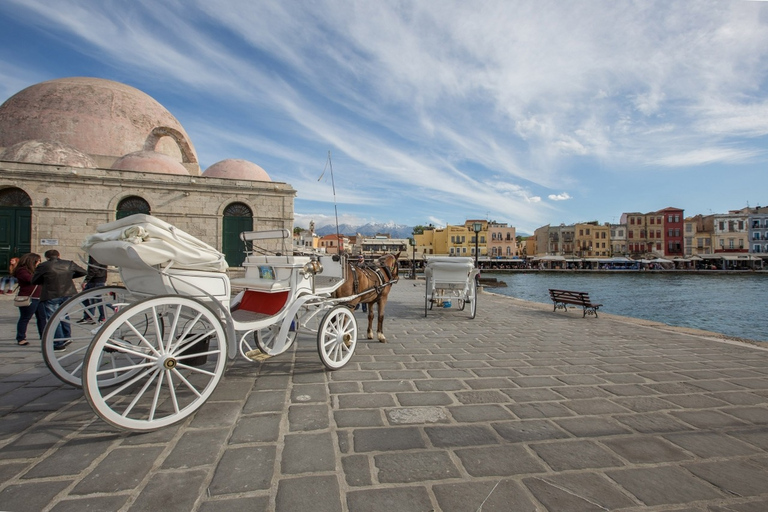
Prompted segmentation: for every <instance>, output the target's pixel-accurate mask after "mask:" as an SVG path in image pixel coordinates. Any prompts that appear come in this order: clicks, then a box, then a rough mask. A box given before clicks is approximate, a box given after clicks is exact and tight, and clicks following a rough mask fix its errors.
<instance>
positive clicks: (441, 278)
mask: <svg viewBox="0 0 768 512" xmlns="http://www.w3.org/2000/svg"><path fill="white" fill-rule="evenodd" d="M479 273H480V271H479V270H478V269H476V268H475V265H474V264H473V263H472V258H463V257H433V258H429V259H427V262H426V266H425V267H424V278H425V281H426V282H425V284H426V292H425V294H424V316H427V312H428V311H429V310H430V309H432V307H433V306H435V305H437V306H438V307H452V306H453V301H456V302H457V304H456V305H457V306H458V308H459V309H460V310H462V311H463V310H464V308H465V306H466V305H467V304H469V317H470V318H475V315H476V314H477V277H478V274H479Z"/></svg>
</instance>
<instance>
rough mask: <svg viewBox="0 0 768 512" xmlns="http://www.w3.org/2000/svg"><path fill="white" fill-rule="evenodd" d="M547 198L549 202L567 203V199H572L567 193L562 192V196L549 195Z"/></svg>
mask: <svg viewBox="0 0 768 512" xmlns="http://www.w3.org/2000/svg"><path fill="white" fill-rule="evenodd" d="M547 197H548V198H549V199H550V200H551V201H567V200H568V199H572V197H571V196H570V195H568V193H567V192H563V193H562V194H550V195H548V196H547Z"/></svg>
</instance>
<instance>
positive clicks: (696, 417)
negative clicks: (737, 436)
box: [669, 410, 747, 429]
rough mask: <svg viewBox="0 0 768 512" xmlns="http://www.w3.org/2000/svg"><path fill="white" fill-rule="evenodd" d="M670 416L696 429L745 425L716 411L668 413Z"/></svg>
mask: <svg viewBox="0 0 768 512" xmlns="http://www.w3.org/2000/svg"><path fill="white" fill-rule="evenodd" d="M669 414H670V415H672V416H674V417H675V418H677V419H679V420H681V421H684V422H686V423H688V424H689V425H692V426H693V427H696V428H704V429H712V428H723V427H743V426H746V425H747V423H746V422H744V421H741V420H739V419H736V418H734V417H733V416H729V415H727V414H724V413H722V412H720V411H717V410H709V411H670V413H669Z"/></svg>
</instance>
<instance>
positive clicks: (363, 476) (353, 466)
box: [341, 455, 373, 487]
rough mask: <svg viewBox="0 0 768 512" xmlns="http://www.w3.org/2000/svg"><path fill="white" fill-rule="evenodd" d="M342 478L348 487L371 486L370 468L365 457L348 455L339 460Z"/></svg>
mask: <svg viewBox="0 0 768 512" xmlns="http://www.w3.org/2000/svg"><path fill="white" fill-rule="evenodd" d="M341 467H342V469H343V470H344V478H345V480H346V482H347V485H349V486H350V487H362V486H365V485H371V483H373V480H372V478H371V466H370V463H369V461H368V456H367V455H349V456H346V457H342V458H341Z"/></svg>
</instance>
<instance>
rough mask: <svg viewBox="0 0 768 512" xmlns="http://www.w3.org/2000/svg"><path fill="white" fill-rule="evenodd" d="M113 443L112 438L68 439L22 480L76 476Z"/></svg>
mask: <svg viewBox="0 0 768 512" xmlns="http://www.w3.org/2000/svg"><path fill="white" fill-rule="evenodd" d="M114 443H115V440H114V438H112V437H106V438H93V437H90V438H75V439H70V440H69V441H67V442H66V443H65V444H64V445H62V446H61V447H59V449H57V450H56V451H55V452H53V453H52V454H50V455H48V456H47V457H45V458H44V459H42V460H41V461H40V462H39V463H38V464H37V465H35V466H34V467H33V468H32V469H30V470H29V471H28V472H27V473H26V474H25V475H24V478H25V479H27V478H43V477H51V476H64V475H77V474H78V473H80V472H81V471H83V470H84V469H86V468H87V467H88V466H90V465H91V463H92V462H93V461H94V460H96V459H97V458H99V457H100V456H102V455H104V453H106V452H107V450H109V448H110V447H112V446H113V445H114Z"/></svg>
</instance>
